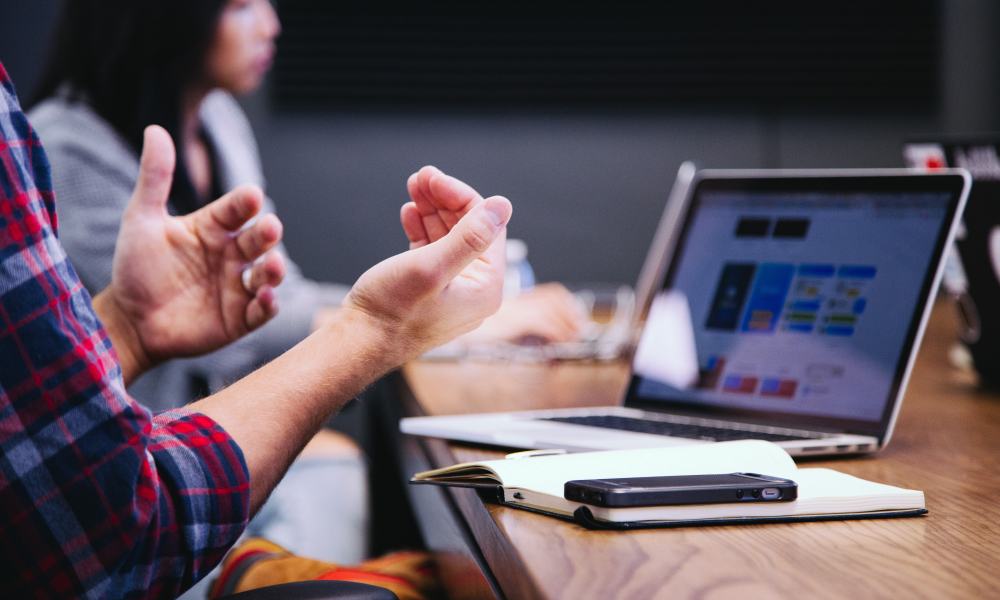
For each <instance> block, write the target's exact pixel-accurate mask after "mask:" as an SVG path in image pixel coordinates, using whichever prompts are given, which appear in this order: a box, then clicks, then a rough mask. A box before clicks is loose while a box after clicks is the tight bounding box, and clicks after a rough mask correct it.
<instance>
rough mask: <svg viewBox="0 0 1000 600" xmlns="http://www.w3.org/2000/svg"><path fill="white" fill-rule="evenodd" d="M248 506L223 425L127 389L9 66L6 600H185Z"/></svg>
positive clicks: (3, 300)
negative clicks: (155, 406) (67, 244)
mask: <svg viewBox="0 0 1000 600" xmlns="http://www.w3.org/2000/svg"><path fill="white" fill-rule="evenodd" d="M248 511H249V474H248V472H247V468H246V464H245V462H244V460H243V455H242V452H241V451H240V448H239V446H237V445H236V443H235V442H234V441H233V440H232V438H230V437H229V435H228V434H226V432H225V431H223V429H222V428H221V427H220V426H219V425H218V424H216V423H215V422H214V421H212V420H211V419H209V418H208V417H205V416H203V415H200V414H184V413H179V412H175V413H166V414H163V415H159V416H157V417H156V418H153V417H152V416H151V415H150V413H149V412H148V411H147V410H146V409H144V408H142V407H141V406H140V405H139V404H137V403H136V402H135V401H134V400H132V399H131V398H129V397H128V395H127V394H126V393H125V387H124V383H123V381H122V374H121V367H120V365H119V363H118V359H117V356H116V355H115V353H114V349H113V348H112V346H111V340H110V339H109V337H108V334H107V332H106V331H105V329H104V327H103V326H102V325H101V323H100V321H99V320H98V318H97V316H96V314H95V313H94V311H93V308H92V305H91V298H90V296H89V295H88V293H87V291H86V289H84V287H83V286H82V285H81V283H80V280H79V278H78V277H77V275H76V273H75V272H74V271H73V268H72V266H71V265H70V263H69V261H68V260H67V258H66V255H65V253H64V252H63V249H62V247H61V246H60V244H59V241H58V239H57V237H56V216H55V206H54V196H53V193H52V186H51V181H50V174H49V166H48V161H47V159H46V157H45V154H44V152H43V151H42V148H41V145H40V143H39V141H38V138H37V137H36V135H35V133H34V131H33V130H32V129H31V127H30V125H29V124H28V122H27V119H26V118H25V116H24V114H23V113H22V112H21V110H20V108H19V106H18V104H17V99H16V96H15V94H14V89H13V86H12V85H11V83H10V80H9V78H8V77H7V73H6V72H5V71H4V69H3V66H2V65H0V597H4V598H13V597H16V598H20V597H58V598H67V597H95V598H109V597H143V598H146V597H162V596H174V595H176V594H178V593H179V592H180V591H182V590H183V589H185V588H186V587H188V586H190V585H191V584H192V583H194V582H195V581H197V579H199V578H200V577H201V576H202V575H204V574H205V573H207V572H208V570H209V569H211V568H212V567H213V566H214V565H215V564H216V563H218V562H219V560H220V559H221V558H222V555H223V554H224V553H225V551H226V550H227V549H228V548H229V546H231V545H232V544H233V543H234V542H235V541H236V539H237V537H238V536H239V534H240V533H241V532H242V531H243V529H244V527H245V525H246V521H247V517H248Z"/></svg>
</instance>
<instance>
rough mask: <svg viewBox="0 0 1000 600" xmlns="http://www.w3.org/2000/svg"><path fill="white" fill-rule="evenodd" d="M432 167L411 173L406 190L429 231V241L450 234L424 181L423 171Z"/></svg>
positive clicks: (425, 228) (425, 229) (426, 229)
mask: <svg viewBox="0 0 1000 600" xmlns="http://www.w3.org/2000/svg"><path fill="white" fill-rule="evenodd" d="M432 168H433V167H424V168H423V169H421V170H420V171H419V172H417V173H414V174H413V175H410V178H409V179H407V180H406V190H407V191H408V192H409V193H410V199H411V200H413V205H414V206H415V207H416V209H417V212H419V213H420V219H421V222H422V225H423V228H424V231H426V232H427V240H428V241H429V242H435V241H437V240H439V239H441V238H443V237H444V236H445V235H447V234H448V229H449V227H448V226H447V225H446V224H445V222H444V220H443V219H442V218H441V215H439V214H438V211H437V207H435V205H434V202H433V201H432V199H431V197H430V190H429V188H428V186H427V185H426V181H423V179H425V178H422V177H421V173H423V172H424V171H425V170H427V169H432Z"/></svg>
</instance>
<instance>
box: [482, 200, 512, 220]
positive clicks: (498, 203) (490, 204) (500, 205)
mask: <svg viewBox="0 0 1000 600" xmlns="http://www.w3.org/2000/svg"><path fill="white" fill-rule="evenodd" d="M507 212H508V211H507V202H505V201H504V200H503V199H502V198H499V197H494V198H490V199H488V200H487V201H486V214H487V215H489V217H490V222H492V223H493V226H494V227H500V226H502V225H503V224H504V223H506V222H507Z"/></svg>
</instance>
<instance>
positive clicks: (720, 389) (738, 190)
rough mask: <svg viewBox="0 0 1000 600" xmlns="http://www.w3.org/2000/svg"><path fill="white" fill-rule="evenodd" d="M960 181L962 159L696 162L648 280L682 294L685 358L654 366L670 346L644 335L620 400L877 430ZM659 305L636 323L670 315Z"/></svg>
mask: <svg viewBox="0 0 1000 600" xmlns="http://www.w3.org/2000/svg"><path fill="white" fill-rule="evenodd" d="M968 187H969V177H968V174H967V173H966V172H964V171H947V172H942V173H938V174H933V175H926V174H925V175H918V174H914V173H913V172H911V171H902V170H879V171H873V170H865V171H858V170H851V171H703V172H700V173H698V175H697V176H696V177H695V181H694V182H693V184H692V191H691V194H690V196H689V202H687V203H685V206H686V211H685V214H683V215H682V216H681V218H682V221H681V223H682V224H681V226H680V227H679V231H678V233H677V236H676V239H677V241H676V244H675V245H674V247H673V248H672V249H671V250H672V252H671V254H672V258H671V259H670V261H669V263H670V264H669V267H668V268H667V269H666V273H665V275H664V276H663V278H662V281H663V284H662V286H661V288H660V289H661V290H662V291H661V292H660V293H661V294H668V293H669V294H670V295H671V297H674V298H676V297H678V296H679V297H681V298H682V299H684V300H686V304H687V307H686V308H687V310H686V312H687V313H688V314H689V315H690V317H689V318H690V328H691V330H692V331H693V338H694V344H695V352H696V355H697V356H696V360H697V369H695V371H696V372H695V373H693V374H694V376H693V377H692V378H691V380H690V381H689V382H687V383H684V382H678V381H676V380H673V381H670V382H667V381H664V380H663V377H657V376H656V375H654V374H655V373H660V372H665V371H669V369H663V370H659V369H657V368H656V362H657V361H660V362H662V363H664V365H666V364H667V363H669V362H670V361H671V360H673V359H674V357H672V356H671V352H670V351H669V350H663V351H659V349H660V348H664V349H666V348H668V347H670V346H671V345H670V343H669V342H668V341H666V340H663V339H656V336H655V334H650V335H645V334H644V336H643V338H642V341H641V343H640V348H639V352H638V353H637V357H638V356H640V355H641V356H642V360H641V361H640V360H636V361H634V363H633V368H634V371H635V372H634V375H633V377H632V382H631V385H630V387H629V390H628V392H627V395H626V405H627V406H631V407H638V408H644V409H652V410H668V411H670V412H674V413H676V412H681V413H691V414H696V415H700V416H713V417H719V418H728V419H734V420H743V421H748V422H762V423H767V424H769V425H788V426H794V427H808V428H810V429H815V430H820V431H836V432H846V433H857V434H862V435H871V436H875V437H877V438H879V440H880V442H882V443H883V444H884V443H885V442H886V441H887V439H888V435H889V433H890V432H891V428H892V423H893V421H894V420H895V416H896V414H897V412H898V408H899V405H900V401H901V399H902V395H903V391H904V389H905V385H906V380H907V377H908V375H909V371H910V369H911V368H912V364H913V359H914V357H915V355H916V350H917V346H918V344H919V340H920V336H921V334H922V332H923V328H924V326H925V324H926V319H927V316H928V315H929V311H930V299H931V298H932V296H933V293H934V291H935V290H936V289H937V285H938V282H939V279H940V274H941V265H942V262H943V261H942V257H943V254H944V249H945V248H947V247H948V245H949V244H950V242H951V238H952V237H953V235H954V230H955V225H956V223H957V219H958V216H959V215H960V214H961V209H962V208H963V206H964V202H965V197H966V195H967V193H968ZM658 305H659V304H657V303H654V305H653V308H652V310H651V311H650V313H649V316H648V319H647V325H646V329H645V331H646V332H655V331H658V330H659V331H662V330H665V329H664V328H662V327H656V326H655V325H656V322H657V320H658V319H667V318H674V316H671V315H665V314H658V313H657V306H658ZM663 305H664V306H668V305H676V302H670V303H663ZM651 357H652V358H651Z"/></svg>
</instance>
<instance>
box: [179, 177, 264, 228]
mask: <svg viewBox="0 0 1000 600" xmlns="http://www.w3.org/2000/svg"><path fill="white" fill-rule="evenodd" d="M263 206H264V192H262V191H261V189H260V188H259V187H257V186H255V185H245V186H240V187H238V188H236V189H234V190H233V191H231V192H229V193H228V194H226V195H225V196H223V197H221V198H219V199H218V200H216V201H214V202H211V203H210V204H208V205H207V206H204V207H202V208H200V209H198V211H197V212H195V213H194V214H192V215H191V216H192V217H194V218H196V219H198V220H199V221H200V222H201V224H202V225H205V226H214V227H218V228H221V229H222V230H223V231H230V232H232V231H239V230H240V228H241V227H243V226H244V225H246V223H247V221H249V220H250V219H252V218H253V217H255V216H256V215H257V213H259V212H260V209H261V208H262V207H263Z"/></svg>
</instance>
